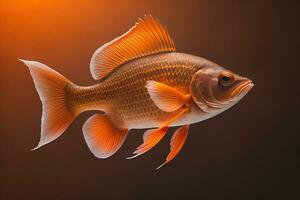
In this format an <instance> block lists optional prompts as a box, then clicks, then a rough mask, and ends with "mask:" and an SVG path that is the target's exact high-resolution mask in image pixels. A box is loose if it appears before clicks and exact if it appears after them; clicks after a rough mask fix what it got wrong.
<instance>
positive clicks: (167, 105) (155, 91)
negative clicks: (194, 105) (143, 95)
mask: <svg viewBox="0 0 300 200" xmlns="http://www.w3.org/2000/svg"><path fill="white" fill-rule="evenodd" d="M146 88H147V89H148V93H149V95H150V98H151V99H152V100H153V102H154V104H155V105H156V106H157V107H159V108H160V109H161V110H163V111H165V112H172V111H175V110H177V109H179V108H180V107H182V106H184V105H187V104H188V103H189V101H190V99H191V95H190V94H187V95H185V94H183V93H181V92H180V91H178V90H177V89H176V88H173V87H171V86H168V85H166V84H163V83H159V82H156V81H147V83H146Z"/></svg>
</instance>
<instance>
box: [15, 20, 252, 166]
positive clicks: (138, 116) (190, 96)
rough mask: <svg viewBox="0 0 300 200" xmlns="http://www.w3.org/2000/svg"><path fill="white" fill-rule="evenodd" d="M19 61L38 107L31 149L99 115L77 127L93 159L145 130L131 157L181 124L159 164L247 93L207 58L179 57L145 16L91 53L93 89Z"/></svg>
mask: <svg viewBox="0 0 300 200" xmlns="http://www.w3.org/2000/svg"><path fill="white" fill-rule="evenodd" d="M21 61H23V62H24V63H25V65H27V67H28V68H29V70H30V74H31V76H32V78H33V81H34V84H35V87H36V90H37V92H38V94H39V97H40V99H41V102H42V106H43V113H42V119H41V138H40V141H39V144H38V145H37V147H36V148H34V149H37V148H39V147H41V146H43V145H45V144H47V143H49V142H51V141H53V140H55V139H56V138H58V137H59V136H60V135H61V134H62V133H63V132H64V131H65V130H66V129H67V128H68V126H69V125H70V124H71V123H72V121H73V120H74V119H75V118H76V117H77V116H78V115H79V114H80V113H82V112H84V111H88V110H100V111H103V112H104V114H95V115H93V116H92V117H90V118H89V119H88V120H87V121H86V122H85V124H84V126H83V129H82V131H83V134H84V138H85V141H86V143H87V146H88V147H89V149H90V150H91V152H92V153H93V154H94V155H95V156H96V157H98V158H107V157H109V156H112V155H113V154H114V153H115V152H116V151H117V150H118V149H119V148H120V147H121V146H122V144H123V143H124V141H125V138H126V136H127V134H128V131H129V130H130V129H149V128H151V129H150V130H147V131H146V132H145V133H144V135H143V144H141V145H140V146H139V147H138V148H137V149H136V151H135V152H133V156H132V157H129V158H134V157H137V156H139V155H141V154H144V153H145V152H147V151H149V150H150V149H151V148H152V147H154V146H155V145H156V144H157V143H158V142H159V141H160V140H161V139H162V138H163V137H164V136H165V135H166V133H167V130H168V127H172V126H180V128H178V129H177V130H176V131H175V133H174V134H173V136H172V139H171V142H170V146H171V147H170V153H169V154H168V156H167V158H166V161H165V162H164V163H163V164H162V165H164V164H166V163H168V162H170V161H171V160H172V159H173V158H174V157H175V156H176V155H177V154H178V153H179V151H180V150H181V149H182V147H183V145H184V142H185V140H186V138H187V135H188V130H189V125H190V124H192V123H196V122H200V121H203V120H205V119H208V118H211V117H213V116H215V115H217V114H219V113H221V112H223V111H224V110H226V109H228V108H230V107H231V106H233V105H234V104H235V103H237V102H238V101H239V100H240V99H241V98H243V97H244V96H245V95H246V94H247V93H248V92H249V90H250V89H251V88H252V87H253V83H252V82H251V80H249V79H248V78H245V77H242V76H239V75H237V74H235V73H233V72H231V71H229V70H227V69H225V68H223V67H221V66H220V65H217V64H215V63H213V62H211V61H209V60H206V59H204V58H201V57H197V56H193V55H189V54H184V53H177V52H176V49H175V45H174V42H173V40H172V38H171V37H170V35H169V33H168V31H167V29H166V27H165V26H163V25H161V24H160V22H159V21H158V20H157V19H154V18H153V17H151V16H145V17H144V19H139V21H138V22H137V23H136V24H135V26H133V27H132V28H131V29H130V30H129V31H128V32H126V33H125V34H123V35H122V36H120V37H118V38H116V39H114V40H113V41H111V42H109V43H106V44H104V45H103V46H102V47H100V48H99V49H97V50H96V52H95V53H94V55H93V56H92V59H91V62H90V71H91V73H92V76H93V78H94V79H96V80H98V83H97V84H95V85H93V86H89V87H84V86H78V85H76V84H74V83H73V82H71V81H70V80H68V79H67V78H65V77H64V76H63V75H61V74H59V73H58V72H56V71H54V70H53V69H51V68H49V67H48V66H46V65H44V64H42V63H39V62H36V61H26V60H21ZM162 165H160V166H159V167H161V166H162ZM159 167H158V168H159Z"/></svg>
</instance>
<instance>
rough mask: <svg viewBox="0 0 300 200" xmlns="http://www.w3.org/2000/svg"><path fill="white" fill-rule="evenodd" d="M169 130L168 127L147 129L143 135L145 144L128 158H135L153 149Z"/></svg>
mask: <svg viewBox="0 0 300 200" xmlns="http://www.w3.org/2000/svg"><path fill="white" fill-rule="evenodd" d="M167 130H168V127H163V128H158V129H150V130H147V131H146V132H145V133H144V135H143V141H144V142H143V144H141V145H140V146H139V147H138V148H137V149H136V150H135V152H133V154H135V155H133V156H131V157H128V158H127V159H132V158H135V157H137V156H139V155H142V154H144V153H146V152H147V151H149V150H150V149H152V147H154V146H155V145H156V144H157V143H158V142H159V141H160V140H161V139H162V138H163V136H164V135H165V134H166V132H167Z"/></svg>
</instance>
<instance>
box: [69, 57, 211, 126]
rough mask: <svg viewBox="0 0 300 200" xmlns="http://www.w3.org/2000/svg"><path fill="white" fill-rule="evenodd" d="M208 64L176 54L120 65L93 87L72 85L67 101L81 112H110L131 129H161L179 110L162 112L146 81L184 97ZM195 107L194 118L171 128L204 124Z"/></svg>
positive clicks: (203, 60) (187, 118) (208, 62)
mask: <svg viewBox="0 0 300 200" xmlns="http://www.w3.org/2000/svg"><path fill="white" fill-rule="evenodd" d="M209 65H214V63H211V62H210V61H208V60H206V59H203V58H200V57H197V56H193V55H188V54H183V53H176V52H172V53H161V54H156V55H150V56H146V57H142V58H137V59H135V60H133V61H130V62H128V63H126V64H124V65H122V66H119V67H118V68H117V69H116V70H114V71H113V72H112V73H110V74H109V75H107V76H106V77H105V78H104V79H103V80H102V81H101V82H100V83H98V84H96V85H94V86H90V87H78V86H76V85H74V86H73V87H72V86H70V88H68V92H67V95H68V96H67V98H68V101H67V102H68V103H69V106H70V107H71V108H72V109H74V110H76V112H78V113H80V112H83V111H86V110H103V111H105V112H108V111H109V110H110V109H111V110H113V111H114V114H115V116H118V118H119V121H121V122H122V123H124V126H125V127H127V128H129V129H144V128H154V127H159V126H160V125H161V123H162V122H164V121H166V120H167V119H169V118H170V117H171V116H174V115H176V113H178V112H180V109H178V110H175V111H172V112H165V111H163V110H161V109H159V108H158V107H157V106H156V105H155V104H154V102H153V101H152V100H151V98H150V95H149V93H148V91H147V88H146V87H145V85H146V82H147V81H149V80H153V81H157V82H160V83H164V84H167V85H169V86H171V87H174V88H176V89H177V90H178V91H180V92H182V93H183V94H189V93H190V83H191V80H192V77H193V75H194V73H195V72H197V71H198V70H199V69H200V68H201V67H203V66H209ZM195 108H196V106H194V105H193V110H194V112H195V111H198V114H197V115H196V116H197V117H196V118H195V119H193V117H185V118H186V119H185V120H179V121H176V122H174V123H172V124H171V126H177V125H183V124H185V123H189V124H191V123H195V122H197V121H201V120H200V118H201V117H202V115H201V114H200V113H201V110H199V109H198V108H196V109H195ZM191 113H192V112H191ZM192 114H193V113H192ZM198 118H199V119H198Z"/></svg>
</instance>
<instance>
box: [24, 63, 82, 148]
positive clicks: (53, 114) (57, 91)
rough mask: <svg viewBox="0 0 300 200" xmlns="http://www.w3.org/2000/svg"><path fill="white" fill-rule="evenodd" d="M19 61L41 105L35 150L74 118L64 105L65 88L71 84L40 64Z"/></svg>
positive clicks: (57, 134)
mask: <svg viewBox="0 0 300 200" xmlns="http://www.w3.org/2000/svg"><path fill="white" fill-rule="evenodd" d="M20 60H21V59H20ZM21 61H22V62H24V64H25V65H26V66H27V67H28V69H29V71H30V74H31V76H32V79H33V82H34V84H35V88H36V90H37V92H38V94H39V96H40V99H41V101H42V104H43V113H42V119H41V138H40V141H39V144H38V145H37V147H35V148H34V149H33V150H35V149H37V148H39V147H41V146H43V145H45V144H48V143H49V142H51V141H53V140H55V139H56V138H58V137H59V136H60V135H61V134H62V133H63V132H64V131H65V130H66V129H67V128H68V126H69V125H70V124H71V123H72V121H73V120H74V118H75V117H76V116H75V114H73V113H72V111H70V110H69V109H68V108H67V107H66V104H65V87H66V86H67V85H68V84H69V83H71V82H70V81H69V80H68V79H67V78H65V77H64V76H62V75H61V74H59V73H58V72H56V71H54V70H53V69H50V68H49V67H48V66H46V65H44V64H42V63H39V62H36V61H26V60H21Z"/></svg>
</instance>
